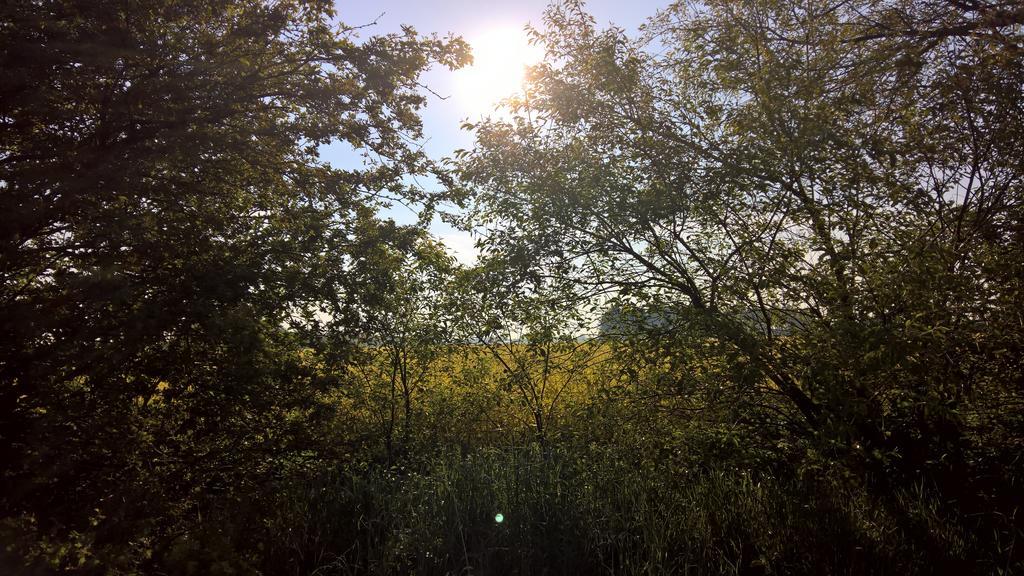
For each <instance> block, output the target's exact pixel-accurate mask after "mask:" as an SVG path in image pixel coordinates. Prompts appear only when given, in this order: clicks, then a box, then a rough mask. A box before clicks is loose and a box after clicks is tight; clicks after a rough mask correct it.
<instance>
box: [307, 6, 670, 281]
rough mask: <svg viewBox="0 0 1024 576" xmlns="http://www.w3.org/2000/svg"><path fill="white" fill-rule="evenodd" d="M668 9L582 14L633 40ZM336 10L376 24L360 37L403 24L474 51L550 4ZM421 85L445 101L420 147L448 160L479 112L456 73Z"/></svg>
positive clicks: (457, 245)
mask: <svg viewBox="0 0 1024 576" xmlns="http://www.w3.org/2000/svg"><path fill="white" fill-rule="evenodd" d="M667 4H668V0H633V1H630V2H622V1H614V0H593V1H591V2H588V3H587V5H586V8H587V11H588V12H590V13H591V14H592V15H593V16H594V17H595V19H596V21H597V24H598V26H600V27H602V28H603V27H607V26H608V25H610V24H614V25H616V26H618V27H620V28H623V29H625V30H626V31H627V33H630V34H631V35H635V33H636V30H637V27H638V26H639V25H640V24H642V23H643V22H644V21H645V20H646V19H647V18H648V17H649V16H651V15H653V14H654V13H655V12H656V11H657V10H658V9H659V8H662V7H664V6H665V5H667ZM335 5H336V6H337V9H338V15H339V19H340V20H341V21H342V22H344V23H346V24H348V25H361V24H368V23H371V22H373V21H375V20H376V22H377V23H376V24H375V25H373V26H369V27H367V28H365V29H363V30H361V31H360V35H361V36H363V37H366V36H371V35H374V34H386V33H388V32H395V31H398V30H399V29H400V27H401V26H402V25H403V24H407V25H411V26H413V27H414V28H416V30H417V31H418V32H420V33H421V34H429V33H434V32H436V33H438V34H439V35H442V36H443V35H445V34H447V33H449V32H451V33H454V34H457V35H461V36H463V37H464V38H466V40H467V41H469V42H470V44H471V45H472V44H474V42H476V41H477V39H481V40H480V42H483V41H484V40H483V39H485V38H486V37H487V35H488V34H489V33H492V32H493V31H498V30H505V31H509V30H520V29H522V28H523V26H525V25H526V24H528V23H529V24H533V25H536V26H539V25H540V24H541V18H542V15H543V12H544V8H545V7H546V6H547V5H548V2H547V0H524V1H515V2H494V1H488V0H480V1H477V2H472V1H469V0H433V1H430V0H426V1H419V2H417V1H414V0H381V1H378V2H358V1H354V0H337V1H336V4H335ZM422 80H423V82H424V84H426V85H427V86H429V87H430V88H431V89H432V90H433V91H435V92H437V93H438V94H441V95H444V96H449V97H448V98H447V99H446V100H442V99H439V98H435V97H433V96H431V97H430V100H429V103H428V105H427V107H426V108H425V109H424V110H423V112H422V117H423V124H424V133H425V142H424V143H423V144H424V147H425V149H426V150H427V152H428V153H429V154H430V155H431V156H433V157H435V158H441V157H444V156H448V155H450V154H451V153H452V152H453V151H454V150H455V149H457V148H466V147H469V146H471V145H472V141H473V139H472V135H471V134H470V133H468V132H466V131H463V130H461V129H460V128H459V126H460V125H461V124H462V123H463V121H465V120H474V119H476V118H478V117H479V116H480V114H481V110H482V109H481V108H476V109H472V108H471V107H467V103H466V101H465V99H464V98H463V99H460V98H459V97H457V96H458V94H456V92H457V91H458V85H457V84H456V83H457V81H458V78H457V76H456V74H455V73H452V72H450V71H448V70H445V69H443V68H435V69H433V70H431V71H429V72H427V73H426V74H425V75H424V77H423V78H422ZM321 152H322V154H323V157H324V159H325V160H327V161H329V162H331V163H333V164H336V165H351V164H352V163H353V162H355V161H357V157H356V156H355V155H353V154H352V153H351V151H350V150H347V149H346V147H345V146H344V145H335V146H329V147H324V148H323V149H322V150H321ZM385 214H386V216H389V217H392V218H394V219H395V220H396V221H399V222H410V221H412V220H413V216H412V215H411V214H410V213H409V211H408V210H405V209H403V208H401V207H399V208H396V209H393V210H389V211H387V212H386V213H385ZM431 230H432V232H433V233H434V234H435V235H437V236H438V237H440V238H441V239H442V240H444V241H445V243H446V244H448V245H449V247H450V248H451V249H452V250H453V251H454V252H455V253H456V255H457V256H458V257H459V258H460V259H461V260H463V261H467V260H470V259H471V254H472V240H471V239H470V238H469V236H468V235H467V234H465V233H462V232H458V231H456V230H452V229H451V228H449V227H448V226H447V225H444V224H442V223H440V222H439V221H435V223H434V225H433V226H432V227H431Z"/></svg>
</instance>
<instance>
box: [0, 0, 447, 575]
mask: <svg viewBox="0 0 1024 576" xmlns="http://www.w3.org/2000/svg"><path fill="white" fill-rule="evenodd" d="M334 17H335V14H334V11H333V9H332V8H331V4H330V3H329V2H322V1H284V2H272V3H263V2H245V1H239V2H234V1H223V2H214V3H209V2H193V1H187V0H185V1H175V0H166V1H159V2H147V3H144V4H139V3H135V2H125V1H122V0H109V1H108V0H104V1H98V2H74V1H64V0H44V1H35V0H25V1H16V2H8V3H5V5H4V6H3V8H0V63H2V70H3V72H2V77H0V118H2V121H0V213H3V214H4V217H3V219H2V222H0V274H2V282H0V342H2V343H0V460H2V461H3V462H4V463H5V465H4V472H3V477H2V479H0V482H2V487H0V494H2V496H0V511H2V516H3V517H4V518H7V519H13V520H10V522H13V524H5V526H8V529H12V530H14V531H15V532H18V531H22V530H28V531H29V533H32V534H36V535H37V536H38V538H37V542H36V543H35V544H33V546H35V545H36V544H39V542H45V540H46V539H54V541H56V542H60V541H61V539H62V538H65V537H68V535H69V534H70V535H77V536H76V537H77V538H79V539H80V540H82V541H84V542H85V547H84V548H83V549H85V550H91V552H89V554H92V556H88V557H86V556H83V559H82V562H86V563H88V562H94V563H96V562H98V563H100V564H101V565H102V563H103V562H104V561H111V562H112V561H113V560H112V558H116V556H110V557H108V558H106V560H104V559H103V558H104V556H103V554H104V550H105V548H104V547H106V546H110V549H111V550H117V549H123V546H124V545H125V543H126V542H129V543H132V545H133V546H137V547H146V546H153V547H155V548H156V550H155V551H154V552H153V553H152V555H151V557H152V558H153V561H156V558H158V557H159V556H160V553H161V550H162V549H161V548H160V547H161V546H167V545H170V543H172V542H173V541H174V540H175V538H177V537H178V536H180V535H181V533H182V531H184V532H185V533H187V532H188V523H187V522H185V520H184V519H185V518H192V517H195V516H197V514H195V512H197V511H198V512H199V513H200V514H201V510H202V509H203V507H204V506H206V505H207V504H208V499H207V500H204V498H206V496H208V495H211V494H214V493H216V494H221V495H222V494H224V493H227V494H229V495H231V494H241V493H246V492H247V491H248V492H251V491H252V489H253V487H254V486H257V485H259V484H260V483H262V482H265V481H267V480H268V479H270V478H273V477H274V476H275V475H279V474H281V473H282V470H283V469H285V468H287V467H294V466H300V465H301V463H302V461H303V460H302V458H300V457H299V455H301V454H307V455H308V454H309V453H310V445H309V439H310V435H311V434H314V433H315V430H316V420H317V417H318V415H319V414H323V413H324V412H325V407H324V406H323V404H322V403H321V402H320V401H319V400H318V394H319V393H320V392H319V391H321V390H323V389H324V388H325V387H327V386H330V385H331V383H332V381H331V379H330V378H325V377H324V375H323V373H322V371H320V370H318V369H317V368H316V363H315V362H312V361H311V360H310V355H309V353H308V351H306V350H304V348H305V347H307V346H309V345H315V346H317V347H322V348H323V349H326V346H323V343H324V342H328V341H329V342H334V343H336V344H338V345H337V346H333V347H332V349H333V350H335V351H340V352H342V353H343V352H344V346H341V343H344V342H346V341H350V340H351V336H352V335H353V334H354V332H353V328H355V327H358V325H359V324H360V323H361V322H362V320H363V319H364V318H365V317H366V316H367V310H369V308H370V307H372V306H373V304H374V302H375V299H374V296H373V294H372V293H371V292H372V288H373V286H372V285H371V284H370V283H369V282H368V278H369V275H368V274H367V273H366V268H365V266H363V265H362V259H363V257H364V253H365V250H366V248H367V245H368V243H371V242H383V243H391V242H394V243H395V244H396V245H399V244H400V242H399V241H398V240H399V237H400V236H401V235H402V233H401V230H400V228H396V227H394V226H393V225H386V224H382V223H381V222H379V221H378V220H377V217H376V210H377V208H378V207H379V206H380V205H381V203H382V202H384V201H385V200H384V198H385V195H389V196H391V197H397V198H400V199H405V200H407V201H411V202H422V203H425V204H426V205H428V207H429V205H430V204H431V202H432V201H433V200H434V199H435V198H433V197H432V196H430V195H425V194H424V193H423V192H421V191H419V190H417V189H415V188H413V187H411V186H409V185H406V184H405V180H404V179H403V178H404V176H405V175H407V174H418V173H427V172H437V173H439V174H440V176H441V177H442V179H443V178H444V174H443V173H441V172H440V171H439V170H437V166H435V165H434V164H433V163H432V162H431V161H430V160H429V159H428V158H427V157H426V156H424V154H423V152H422V151H421V150H420V149H418V148H417V147H415V146H414V145H411V144H409V142H410V141H414V140H415V139H416V138H418V137H419V136H421V124H420V121H419V118H418V114H417V112H418V110H419V108H420V107H421V106H422V105H423V104H424V102H425V99H424V96H423V95H422V93H421V91H420V86H419V84H418V80H417V78H418V75H419V73H420V72H421V71H423V70H424V69H425V68H426V67H428V66H430V65H432V64H433V63H440V64H442V65H445V66H449V67H455V66H459V65H461V64H462V63H464V62H465V61H466V59H467V49H466V45H465V44H464V43H463V42H462V41H461V40H458V39H452V38H448V39H439V38H436V37H426V38H424V37H421V36H418V35H417V34H416V32H415V31H414V30H413V29H411V28H406V29H404V31H403V32H402V33H400V34H393V35H388V36H378V37H373V38H369V39H366V40H359V39H358V37H357V35H356V29H355V28H351V27H346V26H344V25H339V24H335V23H334V22H333V19H334ZM332 141H344V142H347V143H348V144H350V145H351V146H352V147H353V148H354V149H356V150H361V151H364V152H365V153H366V154H367V157H368V166H367V168H366V169H360V170H341V169H335V168H332V167H330V166H328V165H326V164H325V163H324V162H322V161H321V160H319V158H318V147H319V146H320V145H322V144H325V143H328V142H332ZM340 359H343V354H342V355H341V356H337V357H336V358H335V360H339V361H340ZM5 522H6V521H5ZM11 526H13V528H11ZM44 535H45V538H44ZM5 539H6V537H5ZM90 542H91V543H92V548H91V549H90V548H89V543H90ZM118 547H120V548H118ZM53 548H54V550H55V552H54V557H53V558H50V559H49V560H48V561H51V562H53V563H56V564H58V565H60V564H62V563H63V564H66V565H74V564H75V563H76V562H78V560H79V559H77V558H73V557H72V556H73V553H72V552H68V550H72V549H73V548H68V547H63V548H62V547H60V546H56V545H55V546H54V547H53ZM32 550H33V552H32V553H34V554H38V555H41V556H45V555H46V554H48V551H47V550H46V546H45V544H39V545H38V546H36V547H35V548H33V549H32ZM60 550H64V552H60ZM143 557H147V554H141V553H140V554H138V555H136V558H143ZM126 562H128V561H127V560H126Z"/></svg>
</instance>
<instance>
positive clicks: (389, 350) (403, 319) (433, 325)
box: [352, 233, 454, 463]
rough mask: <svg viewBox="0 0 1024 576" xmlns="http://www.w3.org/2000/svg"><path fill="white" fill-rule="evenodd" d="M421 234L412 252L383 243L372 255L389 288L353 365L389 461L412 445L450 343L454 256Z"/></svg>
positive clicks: (369, 321)
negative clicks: (420, 409) (422, 401)
mask: <svg viewBox="0 0 1024 576" xmlns="http://www.w3.org/2000/svg"><path fill="white" fill-rule="evenodd" d="M420 236H421V237H420V238H419V239H418V240H417V241H416V243H415V247H414V248H413V250H412V251H411V252H408V253H407V252H402V251H399V250H395V249H393V248H391V247H388V246H386V245H384V246H381V247H380V248H379V250H378V252H379V257H378V258H374V259H373V262H374V268H375V270H376V273H377V274H379V277H380V281H381V283H382V285H383V286H386V288H383V289H381V290H380V292H381V293H382V298H383V302H382V303H381V305H380V306H378V309H377V310H375V314H374V316H373V318H371V319H368V322H367V323H366V327H365V331H366V335H365V336H364V338H363V339H362V341H363V342H364V343H365V349H364V350H362V351H361V352H362V354H361V356H362V359H361V361H359V362H356V363H354V364H353V366H352V372H353V374H355V375H356V378H357V380H359V381H361V383H362V384H363V388H364V391H363V392H364V396H366V398H365V399H364V401H367V402H368V403H369V404H370V412H374V413H377V414H379V415H380V416H379V421H380V422H379V423H380V425H381V428H382V429H383V432H382V434H381V436H382V437H383V440H384V446H385V451H386V453H387V459H388V462H389V463H391V462H393V461H394V459H395V457H396V456H397V455H400V454H403V453H406V452H407V451H408V450H409V449H410V443H411V440H412V437H413V431H414V429H415V422H414V421H415V419H416V418H415V416H416V412H417V406H416V404H417V401H418V400H419V397H420V396H422V394H423V391H424V388H425V386H426V384H427V382H428V381H429V380H430V379H431V377H432V376H434V374H433V373H432V368H434V364H435V363H436V362H437V361H438V360H439V359H441V358H443V357H444V355H445V353H446V352H447V350H448V347H449V346H450V345H451V344H452V336H453V334H452V326H451V321H450V311H449V310H447V309H446V308H447V307H446V306H445V304H446V302H445V300H446V294H445V290H446V289H447V288H448V285H449V283H450V282H451V281H452V279H453V277H454V261H453V259H452V257H451V256H449V255H448V254H447V252H446V251H445V249H444V246H443V245H441V244H438V243H437V242H435V241H433V240H431V239H430V238H429V237H426V235H425V233H421V235H420ZM449 356H450V354H449ZM449 359H450V358H449Z"/></svg>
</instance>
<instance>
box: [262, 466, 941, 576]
mask: <svg viewBox="0 0 1024 576" xmlns="http://www.w3.org/2000/svg"><path fill="white" fill-rule="evenodd" d="M658 466H659V464H658V463H648V464H643V465H638V459H637V458H635V457H633V455H631V454H630V453H629V452H627V451H619V450H615V449H610V448H589V449H588V448H580V447H574V448H572V449H569V448H568V447H564V448H555V449H551V450H549V451H546V452H545V451H541V450H540V449H538V448H534V447H528V448H487V449H479V450H477V451H474V452H472V453H470V454H465V455H461V454H458V453H444V454H442V455H440V456H437V457H434V458H432V459H430V460H428V461H421V462H409V463H407V464H406V465H404V466H403V467H394V468H382V467H370V466H365V467H361V468H349V469H345V470H334V471H330V472H324V473H322V474H320V475H319V476H318V477H316V478H315V479H314V480H308V481H305V482H302V483H297V484H290V485H287V486H285V487H282V488H281V489H280V490H279V491H278V492H277V493H276V494H275V496H274V500H273V503H272V504H271V506H272V510H271V513H270V514H269V515H268V516H269V517H270V519H269V520H267V521H266V522H265V524H264V526H263V529H264V530H265V532H264V533H263V534H260V535H259V537H258V540H259V541H260V542H263V543H268V544H269V545H271V546H272V548H271V549H269V550H263V551H262V556H263V558H264V561H263V565H262V566H260V568H261V571H262V572H264V573H274V574H285V573H291V574H312V573H315V574H320V575H348V574H352V575H355V574H409V573H415V574H651V575H654V574H694V575H698V574H864V573H914V572H922V571H923V572H927V569H926V568H925V566H926V564H925V563H924V560H925V559H924V558H922V557H921V554H920V553H919V551H917V549H915V548H914V547H913V545H912V544H911V543H908V541H907V539H906V538H904V537H903V535H902V534H900V533H898V530H897V528H896V527H895V526H896V525H897V523H895V522H894V521H892V520H891V519H890V518H889V517H888V516H887V515H886V513H885V512H884V510H885V509H884V507H881V506H878V505H876V503H873V502H871V501H870V500H869V499H868V498H867V497H866V496H864V495H863V494H860V493H858V492H857V491H856V490H853V489H850V488H842V487H841V485H840V484H838V483H831V482H827V481H824V480H810V479H802V480H799V479H797V478H789V479H782V478H777V477H774V476H770V475H760V476H759V475H756V474H752V473H750V472H747V471H741V470H715V469H712V470H707V469H705V470H702V471H699V472H698V471H695V470H679V469H676V470H664V469H658ZM497 514H501V515H502V516H503V521H502V522H500V523H499V522H497V521H496V520H495V516H496V515H497ZM252 536H253V535H252V534H250V535H248V537H249V538H252ZM254 568H255V567H254Z"/></svg>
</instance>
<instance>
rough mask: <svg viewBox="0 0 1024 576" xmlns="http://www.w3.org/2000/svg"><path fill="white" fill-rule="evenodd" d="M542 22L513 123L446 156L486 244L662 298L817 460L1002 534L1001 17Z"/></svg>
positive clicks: (683, 8)
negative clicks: (535, 59)
mask: <svg viewBox="0 0 1024 576" xmlns="http://www.w3.org/2000/svg"><path fill="white" fill-rule="evenodd" d="M545 23H546V26H547V28H546V29H545V30H543V31H536V32H535V39H536V40H537V41H538V42H541V43H542V44H543V45H544V46H545V49H546V52H547V58H546V60H545V62H544V63H542V64H540V65H538V66H537V67H535V68H534V69H533V70H532V72H531V82H530V85H529V86H528V88H527V89H526V91H525V94H524V95H523V96H522V97H521V98H519V99H518V100H514V101H512V102H510V107H511V109H512V110H513V112H515V114H514V116H513V119H512V120H511V121H508V122H501V121H487V122H482V123H480V124H478V125H476V126H475V130H476V133H477V146H476V147H475V149H473V150H471V151H468V152H464V153H462V154H461V160H462V164H461V166H462V170H463V176H464V178H465V182H466V183H467V185H468V186H469V188H470V189H471V190H472V191H473V194H474V198H475V202H476V204H475V211H474V212H473V213H472V214H471V215H470V217H469V218H467V222H468V223H469V224H470V225H476V226H478V227H479V229H480V230H481V234H482V236H483V241H482V243H483V245H484V248H485V250H488V251H490V252H493V253H497V254H515V255H517V258H516V260H515V261H516V262H519V263H526V264H524V265H522V266H521V270H522V276H523V277H529V276H530V275H534V276H536V275H547V276H551V277H557V278H562V279H573V280H574V281H575V282H577V283H578V284H579V285H580V286H585V287H589V288H591V289H592V291H593V293H594V294H600V295H602V296H604V295H608V294H611V295H613V296H614V297H615V298H617V299H619V300H620V301H621V302H622V305H623V306H627V307H628V306H640V307H646V308H651V309H655V310H672V311H673V318H675V319H677V322H676V323H675V325H674V326H673V330H675V331H676V332H679V331H693V332H695V333H696V334H702V335H703V336H704V337H705V338H713V339H715V340H716V341H719V342H723V343H726V344H727V345H728V346H729V347H731V349H732V350H733V352H734V353H735V354H737V355H738V357H739V358H741V359H742V361H743V362H744V363H746V364H747V365H749V366H751V367H752V368H753V369H755V370H756V371H757V372H758V373H759V374H760V376H761V377H760V378H752V379H749V380H747V385H748V394H749V395H754V394H757V395H763V396H764V397H765V398H777V397H781V398H782V399H783V400H784V403H783V405H782V408H783V410H784V413H783V415H782V418H783V420H784V421H785V422H788V423H792V424H793V426H790V427H791V428H793V429H794V432H795V437H796V438H799V439H800V441H801V443H802V445H804V446H811V447H813V449H814V450H815V451H817V453H819V454H820V455H821V457H822V458H823V459H824V460H826V461H827V462H829V463H830V465H831V464H832V463H842V464H843V465H845V466H847V467H849V469H850V470H854V471H856V474H857V475H861V474H865V475H867V477H868V478H869V479H870V480H869V483H870V484H871V485H872V486H874V487H875V488H876V489H877V490H878V492H877V493H879V494H890V495H891V494H892V493H893V490H895V488H896V487H898V486H906V485H908V484H909V483H911V482H913V481H917V480H919V479H921V478H926V479H927V482H928V483H934V484H935V485H937V486H939V488H938V490H939V491H940V492H941V493H942V494H943V496H942V499H943V501H945V502H950V501H952V500H954V499H955V500H956V504H954V505H953V508H954V509H955V510H957V511H959V513H963V514H965V515H966V514H973V513H974V512H976V511H978V510H982V509H983V510H984V511H985V512H984V513H983V514H981V515H983V516H985V517H986V518H988V519H990V520H992V521H993V522H995V523H996V524H999V521H998V520H997V516H998V514H997V513H996V512H998V510H993V508H992V506H993V505H992V502H1001V503H1003V504H1005V503H1006V502H1008V500H1007V498H1009V494H1010V492H1011V489H1010V488H1009V487H1008V485H1002V486H1001V487H999V488H994V487H993V485H992V483H990V482H989V480H988V479H987V478H990V472H989V471H988V466H989V465H990V464H991V465H995V464H994V463H995V462H996V461H998V462H999V463H1000V464H999V466H1009V465H1011V462H1012V461H1013V460H1012V458H1011V457H1010V456H1009V453H1010V452H1011V451H1012V450H1013V449H1012V448H1011V446H1017V445H1018V444H1017V442H1018V441H1017V440H1010V441H1008V440H1006V439H1007V438H1008V437H1013V438H1019V428H1017V427H1018V426H1019V421H1018V419H1017V417H1016V416H1012V415H1010V413H1009V412H1007V411H1002V412H1000V411H992V410H990V407H991V406H992V405H993V403H1006V402H1012V403H1013V404H1014V405H1016V404H1018V403H1019V402H1020V399H1021V392H1022V390H1021V389H1020V386H1019V382H1021V381H1022V376H1024V374H1022V373H1021V366H1020V364H1019V363H1016V362H1008V361H1007V359H1008V356H1007V354H1010V355H1014V354H1018V352H1019V351H1020V350H1021V346H1022V343H1024V332H1022V331H1021V328H1020V325H1019V323H1017V324H1015V325H1011V323H1010V322H1008V321H1007V319H1009V318H1019V317H1020V313H1021V309H1020V300H1019V294H1020V275H1019V271H1020V266H1021V262H1022V260H1021V256H1022V253H1021V251H1020V249H1019V247H1018V246H1019V245H1020V230H1021V216H1022V212H1021V208H1022V199H1024V196H1022V175H1024V170H1022V166H1021V163H1020V161H1021V160H1020V155H1019V153H1017V152H1015V150H1019V149H1020V145H1021V141H1020V137H1021V134H1022V130H1021V128H1022V126H1024V122H1022V121H1024V117H1022V114H1021V110H1020V107H1019V102H1020V101H1021V96H1022V95H1021V93H1020V91H1021V86H1022V84H1021V82H1020V80H1021V74H1022V72H1024V66H1022V64H1024V58H1022V57H1021V55H1022V54H1024V53H1022V52H1021V50H1020V47H1021V35H1020V12H1019V10H1018V8H1017V7H1015V6H1014V7H1009V6H1003V5H995V4H991V5H990V4H987V3H965V4H960V3H954V4H953V5H948V4H941V5H940V4H938V3H927V2H926V3H904V2H892V3H858V2H855V3H840V4H834V3H821V2H810V3H807V2H802V3H795V2H786V1H773V2H767V3H764V2H762V3H753V4H752V3H746V2H735V1H731V0H723V1H715V2H702V3H692V4H691V3H685V2H680V3H675V4H673V5H672V6H670V7H669V8H667V9H666V10H665V11H663V12H661V13H660V14H659V15H658V16H656V17H655V18H653V19H652V20H651V21H650V23H649V24H648V26H647V27H646V36H645V38H644V39H643V40H641V41H632V40H630V39H628V38H627V37H626V36H625V35H624V33H623V32H622V31H621V30H617V29H611V30H606V31H598V30H597V29H596V28H595V27H594V23H593V21H592V19H591V18H590V17H589V16H587V15H586V13H585V12H584V11H583V9H582V6H581V4H579V3H575V2H568V3H564V4H559V5H556V6H553V7H551V8H550V9H549V10H548V12H547V14H546V18H545ZM922 40H923V41H922ZM654 47H656V48H654ZM996 262H999V264H996ZM769 407H771V408H774V406H766V408H769ZM1014 429H1016V430H1017V431H1016V432H1013V431H1012V430H1014ZM994 430H1000V432H999V433H997V434H995V435H989V433H990V432H992V431H994ZM1003 434H1006V435H1007V436H1003ZM994 453H998V454H999V456H995V455H994ZM981 454H986V455H987V456H986V457H985V458H982V457H981ZM989 457H991V458H992V459H991V460H988V459H987V458H989ZM982 461H984V462H986V463H985V464H975V465H977V467H976V468H971V466H972V464H971V463H972V462H973V463H978V462H982ZM912 479H915V480H912ZM983 492H984V495H982V493H983ZM999 526H1000V527H999V528H998V530H997V531H1001V532H999V533H1000V534H1003V537H1006V538H1009V536H1008V535H1009V534H1012V533H1014V530H1017V528H1007V527H1006V525H1005V524H999ZM935 546H936V548H935V550H936V553H937V554H938V553H943V554H945V553H946V552H947V551H948V548H945V545H944V544H942V543H936V544H935Z"/></svg>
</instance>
